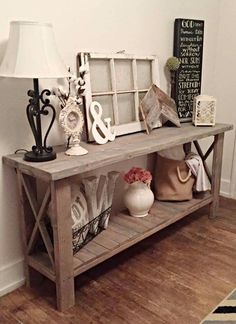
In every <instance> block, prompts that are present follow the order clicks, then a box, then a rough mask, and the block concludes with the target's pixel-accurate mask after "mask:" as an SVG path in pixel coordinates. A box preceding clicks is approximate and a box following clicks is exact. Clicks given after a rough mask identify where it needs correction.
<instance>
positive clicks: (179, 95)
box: [173, 18, 204, 122]
mask: <svg viewBox="0 0 236 324" xmlns="http://www.w3.org/2000/svg"><path fill="white" fill-rule="evenodd" d="M203 38H204V21H203V20H194V19H182V18H177V19H175V25H174V56H176V57H178V58H179V60H180V62H181V64H180V67H179V69H178V70H177V71H176V73H175V85H174V94H173V99H174V100H175V102H176V106H177V110H178V114H179V118H180V121H182V122H184V121H189V120H191V119H192V110H193V98H194V97H195V96H197V95H199V94H200V92H201V76H202V53H203Z"/></svg>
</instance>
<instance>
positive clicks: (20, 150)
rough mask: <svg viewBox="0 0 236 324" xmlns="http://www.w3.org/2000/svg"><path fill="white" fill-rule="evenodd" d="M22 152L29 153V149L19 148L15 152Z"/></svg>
mask: <svg viewBox="0 0 236 324" xmlns="http://www.w3.org/2000/svg"><path fill="white" fill-rule="evenodd" d="M21 152H25V153H27V152H29V151H28V150H26V149H18V150H16V151H15V153H14V154H17V153H21Z"/></svg>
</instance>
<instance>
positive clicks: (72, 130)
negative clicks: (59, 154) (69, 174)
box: [59, 100, 88, 155]
mask: <svg viewBox="0 0 236 324" xmlns="http://www.w3.org/2000/svg"><path fill="white" fill-rule="evenodd" d="M59 124H60V126H61V127H62V128H63V130H64V132H65V134H66V136H67V137H68V138H69V139H70V143H71V144H70V148H69V149H68V150H67V151H66V152H65V153H66V154H67V155H84V154H87V153H88V151H87V150H85V149H84V148H82V147H81V146H80V145H79V143H80V137H81V133H82V131H83V126H84V117H83V114H82V112H81V110H80V108H79V107H78V105H77V104H76V102H74V101H73V100H69V101H68V103H67V105H66V106H65V107H64V108H63V109H62V110H61V112H60V115H59Z"/></svg>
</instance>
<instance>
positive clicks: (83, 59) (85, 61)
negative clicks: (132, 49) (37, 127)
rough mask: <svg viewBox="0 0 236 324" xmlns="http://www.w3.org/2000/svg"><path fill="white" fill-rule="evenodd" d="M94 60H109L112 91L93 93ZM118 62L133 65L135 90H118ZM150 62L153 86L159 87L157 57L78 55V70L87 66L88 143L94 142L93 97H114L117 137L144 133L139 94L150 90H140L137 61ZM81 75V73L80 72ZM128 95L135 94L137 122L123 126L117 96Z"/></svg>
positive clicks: (119, 54) (85, 95)
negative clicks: (92, 63) (116, 63)
mask: <svg viewBox="0 0 236 324" xmlns="http://www.w3.org/2000/svg"><path fill="white" fill-rule="evenodd" d="M92 59H96V60H99V59H101V60H103V61H104V60H108V61H109V65H110V75H109V77H110V80H111V91H103V92H92V89H91V78H92V75H91V74H90V68H89V61H90V60H92ZM116 60H126V61H127V60H128V61H131V63H132V79H133V88H132V89H128V90H117V88H116V73H115V61H116ZM139 60H140V61H148V62H151V84H150V86H151V85H152V84H153V83H154V84H156V85H157V86H159V71H158V59H157V57H156V56H155V55H149V56H138V55H131V54H123V53H122V54H121V53H115V54H100V53H88V52H81V53H79V54H78V58H77V63H78V64H77V66H78V69H79V67H80V66H81V65H85V66H86V69H87V73H86V74H85V76H84V79H85V82H86V90H85V94H84V98H85V100H84V105H85V120H86V124H87V132H88V141H94V138H93V136H92V132H91V129H92V123H93V119H92V116H91V115H90V105H91V103H92V101H93V97H95V96H96V97H100V96H112V106H113V107H112V108H113V115H114V125H113V126H112V128H113V129H114V130H115V132H116V135H117V136H119V135H124V134H129V133H134V132H138V131H142V130H144V129H145V125H144V122H143V121H140V118H139V116H140V113H139V105H140V99H139V93H146V92H147V91H148V90H149V89H139V88H138V75H137V61H139ZM78 74H79V72H78ZM126 93H128V94H129V93H131V94H132V93H133V94H134V112H135V120H134V121H133V122H129V123H123V124H121V123H120V122H119V106H118V100H117V95H119V94H126Z"/></svg>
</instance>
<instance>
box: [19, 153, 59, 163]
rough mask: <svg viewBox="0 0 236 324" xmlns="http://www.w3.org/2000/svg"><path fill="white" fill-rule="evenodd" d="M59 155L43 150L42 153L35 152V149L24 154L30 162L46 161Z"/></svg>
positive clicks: (25, 158)
mask: <svg viewBox="0 0 236 324" xmlns="http://www.w3.org/2000/svg"><path fill="white" fill-rule="evenodd" d="M56 157H57V155H56V153H55V152H45V151H44V152H42V153H41V154H35V153H34V152H33V151H31V152H27V153H25V155H24V160H25V161H29V162H46V161H51V160H55V159H56Z"/></svg>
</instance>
